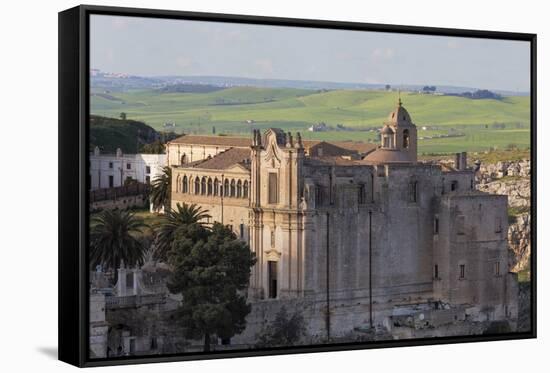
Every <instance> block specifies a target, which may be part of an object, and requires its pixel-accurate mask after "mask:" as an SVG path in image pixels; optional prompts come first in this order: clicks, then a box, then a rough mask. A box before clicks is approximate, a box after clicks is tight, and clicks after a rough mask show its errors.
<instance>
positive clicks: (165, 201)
mask: <svg viewBox="0 0 550 373" xmlns="http://www.w3.org/2000/svg"><path fill="white" fill-rule="evenodd" d="M171 190H172V169H171V168H170V167H169V166H165V167H163V168H162V173H161V174H160V175H159V176H157V177H156V178H154V179H153V183H152V184H151V194H150V197H149V198H150V199H151V203H152V204H153V209H155V210H158V209H160V208H162V207H164V208H165V209H166V208H168V206H170V198H171V194H172V193H171Z"/></svg>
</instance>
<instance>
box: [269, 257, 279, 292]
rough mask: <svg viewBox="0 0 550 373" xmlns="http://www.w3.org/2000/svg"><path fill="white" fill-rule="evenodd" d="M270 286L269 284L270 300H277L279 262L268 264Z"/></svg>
mask: <svg viewBox="0 0 550 373" xmlns="http://www.w3.org/2000/svg"><path fill="white" fill-rule="evenodd" d="M267 273H268V277H269V279H268V284H269V298H272V299H273V298H277V262H274V261H271V260H270V261H268V262H267Z"/></svg>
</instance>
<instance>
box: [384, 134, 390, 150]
mask: <svg viewBox="0 0 550 373" xmlns="http://www.w3.org/2000/svg"><path fill="white" fill-rule="evenodd" d="M382 141H383V143H382V146H383V147H384V148H389V147H390V137H389V136H384V137H383V139H382Z"/></svg>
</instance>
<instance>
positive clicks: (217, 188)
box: [214, 178, 220, 196]
mask: <svg viewBox="0 0 550 373" xmlns="http://www.w3.org/2000/svg"><path fill="white" fill-rule="evenodd" d="M219 192H220V181H219V180H218V178H215V179H214V195H215V196H217V195H218V193H219Z"/></svg>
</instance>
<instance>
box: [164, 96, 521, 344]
mask: <svg viewBox="0 0 550 373" xmlns="http://www.w3.org/2000/svg"><path fill="white" fill-rule="evenodd" d="M380 137H381V139H380V141H381V143H380V145H379V146H374V145H373V144H362V143H356V142H315V141H304V140H302V139H301V136H300V134H299V133H297V134H296V135H295V136H293V135H292V134H290V133H284V132H283V131H281V130H279V129H269V130H267V131H265V132H264V133H260V131H259V130H254V132H253V135H252V137H251V138H249V139H247V138H236V137H233V138H231V137H224V136H183V137H181V138H179V139H176V140H174V141H173V142H171V143H169V144H168V147H167V148H168V155H167V156H168V163H169V165H170V166H171V167H172V207H173V208H175V206H176V205H177V204H178V203H180V204H181V203H196V204H198V205H200V206H201V207H203V208H204V209H206V210H208V211H209V213H210V215H212V218H211V219H212V220H214V221H219V222H222V223H223V224H226V225H230V226H231V227H232V229H233V230H234V232H235V233H236V234H237V236H238V237H239V238H241V239H243V240H245V241H247V242H248V243H249V245H250V248H251V250H252V251H254V252H255V254H256V257H257V259H258V260H257V264H256V265H255V267H254V268H253V273H252V277H251V280H250V289H249V299H250V300H251V301H253V304H255V305H256V308H255V309H254V310H253V314H252V315H251V316H250V317H251V319H254V318H255V317H257V319H258V322H260V321H259V320H260V319H262V318H265V317H266V312H267V311H266V309H268V308H266V307H268V306H269V305H272V306H273V307H278V306H280V305H282V304H285V303H286V304H295V305H300V306H299V307H300V308H301V309H303V310H304V312H305V313H306V314H307V315H306V319H308V321H309V322H310V323H309V325H310V328H311V331H312V333H314V334H315V333H317V334H322V333H324V332H326V333H327V334H329V335H330V334H332V335H337V334H339V333H340V334H344V333H346V332H349V330H352V329H354V328H355V329H356V328H360V327H367V328H378V327H384V328H385V329H388V330H389V329H392V328H394V327H395V326H396V325H402V324H403V323H408V324H409V325H413V326H414V325H417V324H419V323H420V324H422V325H426V326H433V325H436V324H438V323H439V324H441V323H445V322H450V323H452V322H457V321H461V320H462V321H464V320H470V321H498V320H507V321H509V322H510V325H511V326H512V327H513V325H514V320H515V319H516V318H517V279H516V277H515V276H516V275H515V274H512V273H509V270H508V266H509V263H508V242H507V224H508V220H507V196H503V195H491V194H486V193H482V192H479V191H477V190H476V186H475V177H474V170H473V169H472V168H469V167H468V165H467V159H466V154H465V153H462V154H458V155H457V157H456V161H455V164H454V165H453V166H452V167H451V166H448V165H443V164H439V163H434V162H419V161H418V160H417V132H416V126H415V125H414V123H413V122H412V120H411V117H410V115H409V113H408V112H407V110H406V109H405V108H404V107H403V105H402V104H401V102H399V103H398V104H397V105H396V108H395V110H393V111H392V112H391V113H390V114H389V116H388V119H387V121H386V122H385V123H384V124H383V127H382V128H381V130H380ZM254 312H256V314H254ZM403 317H404V319H403ZM400 320H401V321H400ZM403 320H405V321H403ZM442 320H443V321H442ZM445 320H446V321H445ZM417 326H418V325H417Z"/></svg>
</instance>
